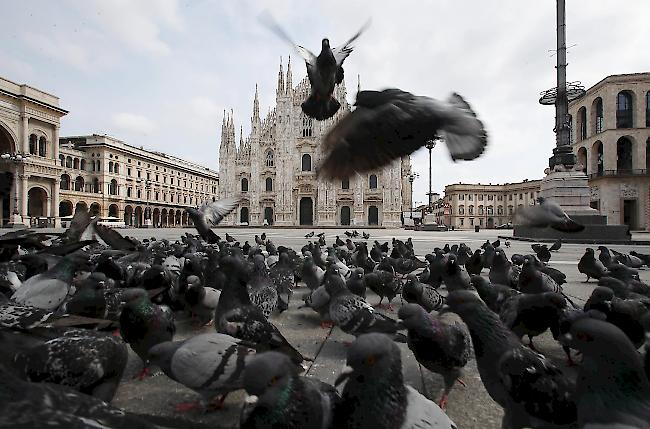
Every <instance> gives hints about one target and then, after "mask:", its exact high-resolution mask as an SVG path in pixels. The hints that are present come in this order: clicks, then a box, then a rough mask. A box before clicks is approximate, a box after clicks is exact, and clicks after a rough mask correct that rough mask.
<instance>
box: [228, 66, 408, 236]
mask: <svg viewBox="0 0 650 429" xmlns="http://www.w3.org/2000/svg"><path fill="white" fill-rule="evenodd" d="M309 89H310V88H309V81H308V80H307V78H305V79H303V80H302V81H301V82H300V83H299V84H298V85H297V86H296V87H293V85H292V78H291V59H289V64H288V66H287V73H286V79H285V75H284V72H283V70H282V64H280V71H279V73H278V85H277V90H276V107H275V108H274V109H272V110H271V111H270V112H269V113H268V115H267V116H266V117H265V118H264V119H263V120H261V119H260V106H259V100H258V94H257V87H256V88H255V99H254V101H253V115H252V117H251V132H250V135H249V136H248V137H247V138H246V139H244V138H243V135H240V139H239V145H236V138H235V124H234V120H233V115H232V113H231V114H230V115H228V116H226V115H225V114H224V118H223V123H222V128H221V143H220V146H219V173H220V174H219V197H220V198H225V197H229V196H233V195H241V197H242V199H241V203H240V204H239V207H237V209H236V210H234V211H233V213H232V214H230V215H229V216H228V217H227V218H226V219H224V221H223V222H222V224H224V225H251V226H257V225H267V224H268V225H277V226H299V225H313V226H315V227H317V226H330V227H332V226H348V225H350V226H355V227H362V226H384V227H399V226H401V225H402V221H401V219H402V216H401V215H402V213H403V212H404V211H407V210H409V209H408V207H410V195H411V193H410V183H409V182H408V179H407V175H408V174H409V173H410V158H409V157H404V158H402V159H399V160H396V161H394V162H393V163H391V164H389V165H388V166H386V167H384V168H383V169H381V170H378V171H373V172H370V173H367V174H357V175H356V176H355V177H350V178H349V180H344V181H334V182H330V181H325V180H321V179H318V178H317V177H316V172H315V170H316V166H317V165H318V163H319V162H320V159H321V157H322V156H323V154H322V152H321V149H320V141H321V138H322V137H323V136H324V135H325V134H326V132H327V130H328V129H329V128H330V127H331V126H332V125H333V124H335V123H336V122H337V121H338V120H339V119H340V118H341V117H342V116H343V115H345V114H346V113H348V112H349V111H350V105H349V104H348V102H347V100H346V96H347V93H346V88H345V82H342V83H341V84H340V85H338V86H337V88H336V90H335V94H334V96H335V97H336V98H337V100H339V101H340V103H341V108H340V109H339V111H338V112H337V113H336V115H335V116H334V117H333V118H330V119H328V120H327V121H322V122H320V121H316V120H312V119H310V118H308V117H307V116H305V114H304V113H303V112H302V109H301V108H300V104H301V103H302V101H303V100H305V98H307V95H308V93H309Z"/></svg>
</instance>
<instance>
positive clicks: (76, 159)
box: [72, 158, 79, 170]
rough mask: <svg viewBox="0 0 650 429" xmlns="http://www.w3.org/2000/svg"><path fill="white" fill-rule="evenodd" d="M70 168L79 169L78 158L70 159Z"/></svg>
mask: <svg viewBox="0 0 650 429" xmlns="http://www.w3.org/2000/svg"><path fill="white" fill-rule="evenodd" d="M72 168H74V169H75V170H79V158H74V159H73V160H72Z"/></svg>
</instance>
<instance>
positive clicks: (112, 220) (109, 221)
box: [97, 216, 126, 228]
mask: <svg viewBox="0 0 650 429" xmlns="http://www.w3.org/2000/svg"><path fill="white" fill-rule="evenodd" d="M97 225H104V226H110V227H111V228H126V224H125V223H124V221H123V220H122V219H120V218H117V217H113V216H109V217H103V218H101V219H100V220H99V221H97Z"/></svg>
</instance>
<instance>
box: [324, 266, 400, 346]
mask: <svg viewBox="0 0 650 429" xmlns="http://www.w3.org/2000/svg"><path fill="white" fill-rule="evenodd" d="M366 278H367V277H366ZM325 289H326V290H327V293H328V294H329V296H330V304H329V315H330V318H331V320H332V322H334V324H336V325H337V326H338V327H339V328H341V330H342V331H343V332H345V333H346V334H350V335H354V336H359V335H361V334H365V333H369V332H383V333H386V334H395V333H396V332H397V330H398V325H397V321H396V320H394V319H391V318H390V317H388V316H384V315H383V314H381V313H377V312H376V311H375V309H374V308H372V306H371V305H370V304H368V303H367V302H366V300H365V299H363V298H361V297H360V296H357V295H355V294H353V293H351V292H350V291H349V290H348V289H347V288H346V287H345V282H344V281H343V279H342V278H341V277H340V276H336V275H334V276H329V277H328V278H327V281H326V282H325Z"/></svg>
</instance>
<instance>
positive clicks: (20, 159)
mask: <svg viewBox="0 0 650 429" xmlns="http://www.w3.org/2000/svg"><path fill="white" fill-rule="evenodd" d="M29 158H30V156H29V154H27V153H23V152H14V153H3V154H2V155H0V159H2V160H3V161H4V162H11V163H12V164H14V165H15V166H16V173H15V177H14V191H15V192H14V211H13V219H12V222H11V224H12V226H14V227H17V226H20V225H22V217H21V216H20V213H19V212H18V165H20V164H22V163H24V162H27V160H29Z"/></svg>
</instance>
